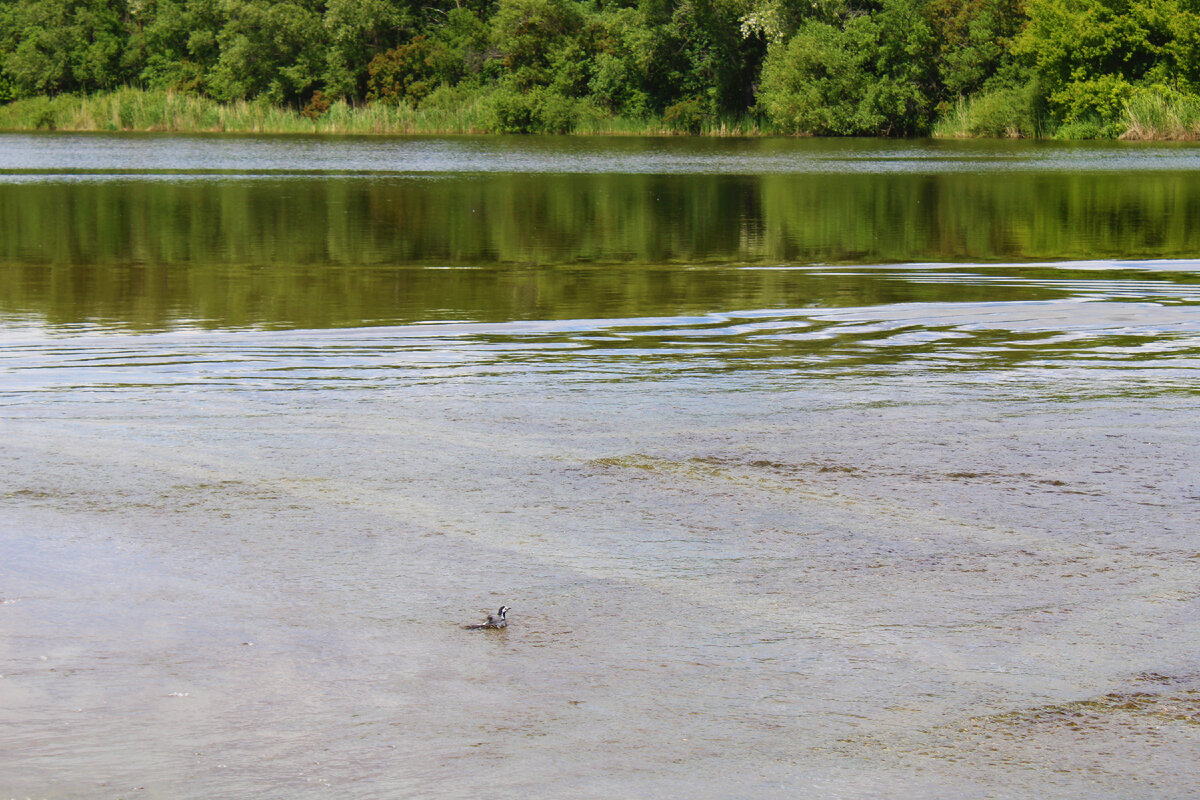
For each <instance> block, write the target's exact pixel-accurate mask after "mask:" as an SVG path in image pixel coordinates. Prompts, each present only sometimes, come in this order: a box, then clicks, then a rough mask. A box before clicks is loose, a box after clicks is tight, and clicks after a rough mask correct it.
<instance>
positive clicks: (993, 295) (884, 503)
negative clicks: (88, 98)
mask: <svg viewBox="0 0 1200 800" xmlns="http://www.w3.org/2000/svg"><path fill="white" fill-rule="evenodd" d="M14 141H16V145H15V146H13V147H10V148H8V149H0V170H4V169H9V170H21V169H25V170H35V171H34V172H28V173H23V174H19V175H12V174H10V175H8V176H7V177H5V178H4V179H0V431H2V442H3V446H2V447H0V475H3V476H4V480H3V481H0V564H2V565H4V566H6V567H12V568H11V569H9V570H7V571H4V570H2V569H0V601H2V602H0V639H2V640H3V641H4V642H5V647H4V648H3V649H0V708H2V709H3V712H2V714H0V716H2V721H3V725H2V726H0V792H7V793H8V794H11V795H12V796H23V797H24V796H30V797H94V796H133V795H135V794H139V793H144V794H146V795H147V796H151V795H153V796H161V797H181V798H187V797H229V798H257V797H264V796H279V795H287V796H295V797H309V796H317V795H320V796H326V795H330V794H334V795H337V796H368V795H370V796H376V795H378V796H387V797H392V796H395V797H400V796H413V797H424V796H430V797H439V798H477V797H495V798H524V797H528V796H531V795H534V796H543V795H544V796H564V797H566V796H569V797H580V798H588V797H595V798H611V797H676V796H678V797H689V798H710V797H711V798H728V797H739V798H742V797H744V798H764V800H765V799H766V798H778V797H791V796H820V797H823V798H824V797H829V798H834V799H835V800H837V799H838V798H864V797H892V796H896V795H897V793H898V792H899V793H900V794H905V795H906V796H913V797H972V796H988V797H1048V798H1080V800H1082V799H1083V798H1092V797H1096V796H1106V797H1107V796H1119V797H1128V798H1146V800H1151V799H1152V798H1153V799H1154V800H1157V798H1160V797H1185V796H1192V795H1194V793H1195V789H1194V786H1193V785H1192V784H1193V783H1194V782H1195V781H1194V777H1193V775H1192V773H1193V772H1194V764H1195V763H1196V760H1197V758H1200V736H1198V735H1197V731H1198V730H1200V727H1198V726H1197V725H1196V717H1197V707H1198V706H1197V697H1200V676H1198V675H1197V671H1196V664H1197V663H1200V613H1197V612H1198V607H1197V603H1198V602H1200V593H1198V591H1197V587H1196V564H1197V563H1200V562H1197V560H1196V558H1197V554H1198V553H1200V536H1198V533H1197V527H1196V524H1195V520H1196V519H1197V518H1200V497H1198V494H1197V490H1196V485H1195V478H1194V477H1193V476H1194V473H1195V465H1196V464H1197V463H1200V440H1198V439H1197V437H1196V419H1197V397H1198V393H1197V387H1198V386H1200V314H1198V313H1197V309H1198V308H1200V262H1197V260H1196V258H1197V256H1198V255H1200V247H1197V245H1198V243H1200V242H1198V239H1197V237H1198V236H1200V234H1198V233H1197V231H1200V225H1197V224H1196V222H1197V216H1196V215H1197V205H1196V204H1197V199H1198V198H1200V189H1198V188H1197V186H1196V182H1195V179H1194V176H1195V175H1197V174H1200V173H1197V172H1196V171H1195V166H1194V164H1192V163H1191V162H1192V161H1193V160H1194V158H1193V156H1192V155H1191V152H1192V151H1189V150H1186V149H1177V150H1172V149H1170V148H1155V149H1138V148H1119V147H1116V146H1111V145H1110V146H1105V147H1084V148H1070V149H1065V148H1059V147H1056V146H1046V147H1043V146H1041V145H1034V146H1030V145H1010V144H1008V143H972V144H961V145H960V144H942V143H890V142H889V143H879V142H870V141H854V142H845V143H821V142H793V141H790V140H783V141H764V142H757V143H753V144H747V143H741V142H712V141H706V142H689V141H687V140H683V139H679V140H673V141H668V142H655V141H649V142H647V141H645V140H629V141H625V140H621V141H617V142H612V143H611V144H603V145H602V144H599V143H597V142H595V141H591V142H588V141H583V142H580V141H578V140H550V139H506V140H476V139H462V140H436V139H414V140H380V141H371V140H345V141H343V140H317V139H290V138H284V139H279V140H268V139H259V138H252V139H245V140H238V139H233V138H221V139H204V138H202V137H196V138H193V137H145V138H138V137H119V138H114V137H90V138H89V137H64V138H61V139H60V138H56V137H46V138H38V137H24V138H19V140H14V139H11V138H9V139H3V138H0V142H7V143H12V142H14ZM64 143H65V144H64ZM39 144H45V145H46V146H45V147H42V148H39V147H38V146H36V145H39ZM1110 157H1111V158H1110ZM239 159H240V161H239ZM308 160H311V161H312V162H313V163H314V164H315V166H314V167H313V168H314V169H317V170H320V169H332V170H334V171H338V170H340V171H342V172H341V173H339V174H331V175H327V176H324V177H315V176H313V175H311V174H309V175H307V176H304V177H281V176H279V175H265V174H263V173H262V171H263V170H267V169H276V170H280V171H282V172H287V173H289V174H291V173H295V172H299V171H303V170H302V166H303V163H302V162H307V161H308ZM389 160H391V161H395V162H396V164H393V165H391V166H384V167H381V166H380V164H381V162H387V161H389ZM1110 161H1112V162H1113V163H1117V164H1123V165H1124V166H1123V167H1122V168H1123V169H1127V170H1129V172H1128V173H1127V174H1118V173H1115V172H1112V171H1111V169H1108V170H1106V169H1105V168H1104V165H1105V164H1109V163H1110ZM141 162H145V168H146V169H148V170H157V171H158V172H157V173H151V174H146V175H142V176H130V175H128V174H123V175H116V176H114V174H113V173H114V172H118V171H120V170H124V169H136V168H138V166H139V164H140V163H141ZM330 162H334V163H332V164H331V163H330ZM1068 162H1072V163H1073V164H1074V166H1072V163H1068ZM176 163H179V164H182V167H181V168H182V169H185V170H189V171H190V172H189V174H187V175H183V176H172V175H164V174H162V171H163V170H164V169H166V168H168V167H170V166H171V165H172V164H176ZM839 163H840V164H841V165H842V166H841V170H842V172H841V174H834V173H836V172H837V170H838V164H839ZM497 164H499V165H502V166H504V167H505V169H504V170H497V169H490V171H486V173H485V172H473V171H472V167H471V165H474V166H475V167H479V168H481V169H482V168H483V167H495V166H496V165H497ZM756 165H757V166H760V167H761V170H758V171H756V170H755V167H756ZM1008 167H1012V168H1011V169H1009V168H1008ZM622 168H624V170H623V171H622ZM88 169H91V170H93V171H94V172H96V174H95V175H81V174H79V171H80V170H88ZM224 169H232V170H244V171H249V172H252V173H254V174H252V175H250V176H248V177H244V178H233V177H229V176H215V175H213V174H212V173H213V171H218V170H224ZM359 169H363V170H369V171H371V172H372V174H371V175H361V176H348V175H346V174H344V172H346V171H350V170H359ZM380 169H385V170H386V169H391V170H394V171H396V172H400V171H402V170H408V171H409V172H422V171H424V172H429V173H437V174H430V175H428V176H426V177H413V176H411V175H410V176H408V177H405V176H404V175H400V174H392V175H379V174H376V173H378V172H379V171H380ZM1068 169H1077V171H1071V172H1068V171H1065V170H1068ZM38 170H40V171H38ZM71 170H75V172H73V173H72V172H71ZM55 171H57V172H58V173H60V175H59V177H53V176H51V175H50V173H51V172H55ZM61 173H66V174H65V177H64V176H63V175H62V174H61ZM467 173H471V174H467ZM1065 259H1070V261H1067V260H1065ZM501 603H503V604H506V605H509V606H511V607H512V609H513V610H512V612H511V613H510V615H509V620H510V625H509V626H508V628H506V629H505V630H504V631H496V632H489V634H488V635H472V634H471V633H469V632H464V631H462V630H461V628H460V625H461V624H462V622H463V621H469V620H473V619H477V618H479V616H480V615H481V614H483V613H486V612H487V611H490V610H493V609H495V608H497V607H498V606H499V605H500V604H501ZM491 633H495V634H496V635H491ZM897 787H903V788H902V789H898V788H897ZM6 796H7V795H6Z"/></svg>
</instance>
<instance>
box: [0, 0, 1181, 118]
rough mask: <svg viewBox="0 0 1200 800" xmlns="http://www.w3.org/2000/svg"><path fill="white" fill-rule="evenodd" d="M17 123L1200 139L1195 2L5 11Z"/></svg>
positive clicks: (622, 1)
mask: <svg viewBox="0 0 1200 800" xmlns="http://www.w3.org/2000/svg"><path fill="white" fill-rule="evenodd" d="M0 102H3V103H5V104H6V105H4V106H3V107H0V128H7V129H38V128H49V129H74V130H215V131H281V132H288V131H297V132H300V131H314V132H346V133H355V132H381V133H383V132H499V133H523V132H546V133H564V132H583V133H588V132H593V133H671V132H675V133H707V134H722V133H725V134H748V133H760V132H772V133H790V134H797V133H798V134H815V135H925V134H929V133H933V134H935V135H941V136H1023V137H1024V136H1062V137H1116V136H1123V137H1126V138H1172V139H1195V138H1197V137H1198V136H1200V0H429V1H428V2H427V1H426V0H421V2H415V0H4V2H2V3H0Z"/></svg>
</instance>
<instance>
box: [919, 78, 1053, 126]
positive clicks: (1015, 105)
mask: <svg viewBox="0 0 1200 800" xmlns="http://www.w3.org/2000/svg"><path fill="white" fill-rule="evenodd" d="M1034 99H1035V98H1034V96H1033V93H1032V91H1031V89H1030V88H1029V87H1019V88H1012V89H999V90H995V91H991V92H985V93H983V94H978V95H975V96H973V97H968V98H959V99H958V101H957V102H956V103H955V104H954V106H953V107H951V109H950V110H949V111H948V112H947V113H945V114H943V115H942V116H941V118H940V119H938V121H937V122H936V123H934V126H933V135H934V136H935V137H938V138H944V139H967V138H980V137H992V138H1007V139H1024V138H1028V137H1035V136H1040V135H1042V134H1043V131H1042V125H1041V121H1040V120H1039V119H1038V115H1037V113H1036V110H1035V102H1034Z"/></svg>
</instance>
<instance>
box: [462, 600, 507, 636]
mask: <svg viewBox="0 0 1200 800" xmlns="http://www.w3.org/2000/svg"><path fill="white" fill-rule="evenodd" d="M507 615H508V606H500V610H499V611H497V612H496V613H495V614H488V616H487V622H484V623H481V624H479V625H463V627H464V628H466V629H467V630H469V631H481V630H484V629H486V628H507V627H508V619H507V618H506V617H507Z"/></svg>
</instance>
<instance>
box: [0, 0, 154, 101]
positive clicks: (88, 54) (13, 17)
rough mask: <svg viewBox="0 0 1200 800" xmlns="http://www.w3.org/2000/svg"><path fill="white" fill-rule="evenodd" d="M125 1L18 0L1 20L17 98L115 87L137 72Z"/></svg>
mask: <svg viewBox="0 0 1200 800" xmlns="http://www.w3.org/2000/svg"><path fill="white" fill-rule="evenodd" d="M126 10H127V9H126V4H125V2H124V0H20V1H19V2H16V3H13V4H11V5H10V6H9V8H8V9H7V11H6V13H5V14H4V16H3V18H0V19H2V21H3V23H2V24H4V25H5V28H6V30H5V32H4V33H3V34H2V35H0V43H2V44H3V47H4V50H3V51H2V62H0V66H2V70H3V74H4V76H5V78H6V82H7V83H8V86H9V89H8V91H9V93H10V94H12V95H13V96H15V97H29V96H33V95H38V94H48V95H55V94H59V93H60V92H74V91H92V90H95V89H110V88H113V87H115V86H119V85H121V84H122V83H124V82H126V81H127V80H129V78H130V77H132V75H134V74H136V71H135V69H136V65H135V64H132V63H129V61H128V60H123V56H124V55H125V53H126V52H127V51H128V44H129V33H128V30H127V29H126V27H125V23H124V19H125V13H126Z"/></svg>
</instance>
